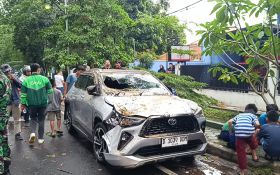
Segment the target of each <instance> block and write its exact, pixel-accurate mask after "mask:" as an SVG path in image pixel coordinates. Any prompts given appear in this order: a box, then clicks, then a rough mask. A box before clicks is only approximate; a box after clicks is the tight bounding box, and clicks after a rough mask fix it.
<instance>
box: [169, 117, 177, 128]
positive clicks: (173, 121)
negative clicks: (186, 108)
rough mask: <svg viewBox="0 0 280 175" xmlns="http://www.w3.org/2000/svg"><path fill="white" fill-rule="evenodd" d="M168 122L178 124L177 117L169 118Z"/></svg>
mask: <svg viewBox="0 0 280 175" xmlns="http://www.w3.org/2000/svg"><path fill="white" fill-rule="evenodd" d="M168 124H169V125H171V126H174V125H176V124H177V120H176V119H175V118H170V119H168Z"/></svg>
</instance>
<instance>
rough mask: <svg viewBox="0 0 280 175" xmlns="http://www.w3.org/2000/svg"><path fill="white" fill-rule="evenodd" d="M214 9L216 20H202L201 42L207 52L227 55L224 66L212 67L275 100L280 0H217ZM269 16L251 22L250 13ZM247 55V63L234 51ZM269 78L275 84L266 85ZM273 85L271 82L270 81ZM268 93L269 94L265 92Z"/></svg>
mask: <svg viewBox="0 0 280 175" xmlns="http://www.w3.org/2000/svg"><path fill="white" fill-rule="evenodd" d="M215 2H216V5H215V7H214V8H213V10H212V13H215V14H216V18H215V19H214V20H213V21H210V22H207V23H205V24H202V27H203V30H200V31H198V33H199V34H201V35H202V38H201V40H200V43H203V44H204V46H205V48H206V49H205V51H204V54H206V55H211V54H216V55H224V57H221V58H222V60H223V61H224V64H225V66H227V68H224V67H220V66H218V67H214V68H212V69H211V70H210V71H212V72H213V74H214V76H215V75H217V73H219V75H220V76H219V79H220V80H222V81H224V82H227V81H232V82H233V83H238V82H242V81H245V82H247V83H249V84H250V86H251V87H252V89H253V90H254V92H255V93H257V94H258V95H260V96H261V97H262V98H263V100H264V102H265V103H267V104H268V103H272V102H273V103H275V104H276V99H275V97H276V93H277V92H276V90H277V87H278V84H279V83H278V82H279V81H278V80H277V79H276V71H275V69H276V68H277V69H278V70H279V69H280V59H279V58H280V57H279V56H280V37H279V36H280V35H279V31H277V25H276V18H277V14H279V13H280V1H279V0H259V1H257V2H256V3H254V2H255V1H254V2H253V1H251V0H244V1H236V0H215ZM260 14H264V15H265V16H266V18H264V20H263V21H262V23H261V24H256V25H249V24H248V22H247V20H246V19H248V16H254V17H259V15H260ZM233 54H237V55H240V56H242V57H243V58H244V60H245V62H246V64H247V65H246V66H244V65H241V64H239V63H237V62H236V61H235V60H234V59H233V58H232V57H231V55H233ZM268 78H270V80H272V84H273V87H271V86H270V87H269V86H267V82H268ZM270 85H271V84H270ZM266 94H268V95H266Z"/></svg>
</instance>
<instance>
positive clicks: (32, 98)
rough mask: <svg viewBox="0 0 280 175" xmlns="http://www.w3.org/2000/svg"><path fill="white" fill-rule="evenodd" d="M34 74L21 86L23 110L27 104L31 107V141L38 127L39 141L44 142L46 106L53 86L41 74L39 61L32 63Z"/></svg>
mask: <svg viewBox="0 0 280 175" xmlns="http://www.w3.org/2000/svg"><path fill="white" fill-rule="evenodd" d="M30 67H31V72H32V75H31V76H29V77H27V78H26V79H25V80H24V81H23V82H22V87H21V105H22V110H23V109H25V108H26V106H28V107H29V109H30V118H31V121H30V130H31V134H30V138H29V143H30V144H33V143H34V142H35V139H36V134H35V132H36V128H37V124H38V125H39V129H38V143H39V144H43V143H44V126H45V117H46V108H47V106H48V94H51V93H52V92H53V91H52V87H51V84H50V81H49V79H48V78H47V77H44V76H42V75H40V72H41V67H40V65H39V64H37V63H33V64H31V65H30Z"/></svg>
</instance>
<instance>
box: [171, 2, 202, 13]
mask: <svg viewBox="0 0 280 175" xmlns="http://www.w3.org/2000/svg"><path fill="white" fill-rule="evenodd" d="M201 1H202V0H199V1H196V2H194V3H192V4H190V5H187V6H186V7H184V8H181V9H179V10H176V11H174V12H171V13H168V14H166V15H171V14H173V13H177V12H179V11H182V10H188V8H189V7H191V6H194V5H195V4H198V3H200V2H201Z"/></svg>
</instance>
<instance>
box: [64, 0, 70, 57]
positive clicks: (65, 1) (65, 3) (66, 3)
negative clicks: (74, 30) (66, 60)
mask: <svg viewBox="0 0 280 175" xmlns="http://www.w3.org/2000/svg"><path fill="white" fill-rule="evenodd" d="M64 6H65V11H64V13H65V15H67V7H68V0H64ZM68 31H69V23H68V18H66V19H65V32H66V33H68ZM68 55H69V43H68V44H67V56H68Z"/></svg>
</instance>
